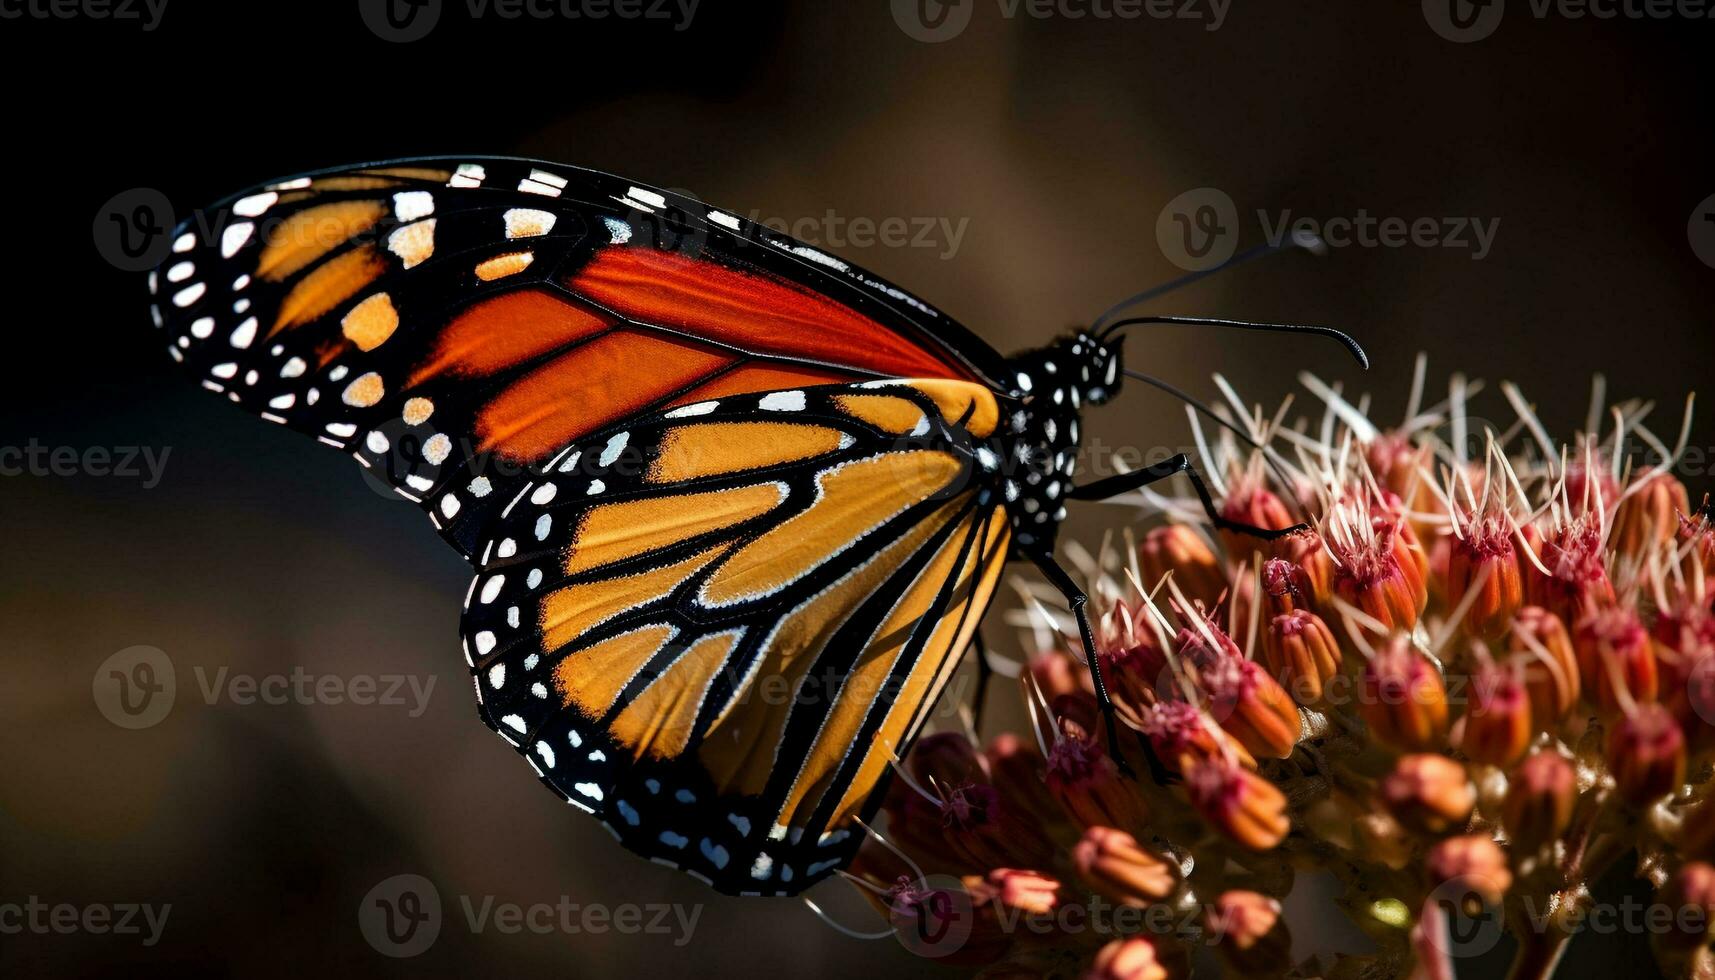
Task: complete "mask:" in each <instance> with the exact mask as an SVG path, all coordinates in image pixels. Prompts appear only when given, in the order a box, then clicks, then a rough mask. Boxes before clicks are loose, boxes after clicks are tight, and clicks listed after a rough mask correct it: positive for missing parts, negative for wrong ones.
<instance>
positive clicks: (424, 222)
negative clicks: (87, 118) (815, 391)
mask: <svg viewBox="0 0 1715 980" xmlns="http://www.w3.org/2000/svg"><path fill="white" fill-rule="evenodd" d="M174 249H175V251H174V254H173V256H172V257H171V259H169V260H168V262H166V263H165V264H163V266H162V267H161V268H160V269H159V270H157V272H156V273H155V274H154V275H152V276H151V279H150V286H151V289H152V290H153V292H154V312H155V317H156V322H157V323H158V324H159V325H160V326H161V327H162V328H163V329H164V330H165V332H166V333H167V335H168V342H169V344H170V350H171V351H172V353H173V355H174V357H175V358H177V359H179V360H180V361H182V362H184V363H186V364H187V365H188V366H189V367H190V369H191V370H192V371H193V372H194V373H195V374H196V375H197V376H198V378H199V379H200V380H201V381H202V383H203V384H204V386H205V387H208V388H210V389H211V390H213V391H216V392H218V393H220V394H222V395H224V396H225V397H227V398H229V399H231V400H232V401H234V402H236V403H238V404H240V405H242V406H243V407H245V408H248V409H250V410H251V411H254V412H256V413H258V414H260V415H262V416H263V417H264V418H266V419H268V420H270V421H274V422H278V423H281V424H284V425H287V426H289V427H291V428H294V429H298V430H300V431H303V432H305V433H307V434H309V435H312V436H314V437H315V438H317V439H319V440H321V441H322V442H324V443H327V444H329V445H332V446H335V447H337V448H340V449H343V450H345V451H348V452H350V453H352V454H353V455H354V456H356V457H357V459H358V460H359V461H360V462H362V463H363V464H364V465H365V466H366V467H367V468H368V469H369V472H370V475H371V476H372V478H373V479H374V480H375V481H376V482H377V483H378V485H381V486H384V487H387V488H390V489H392V490H395V491H397V492H398V493H400V494H402V495H405V496H407V497H409V498H410V499H413V500H416V501H419V502H421V503H422V504H423V505H424V506H425V507H426V508H427V509H429V511H430V513H431V515H432V516H433V517H434V518H435V520H436V523H437V524H438V525H440V526H442V528H443V531H444V532H445V533H446V535H447V537H448V538H449V539H450V540H451V541H452V542H453V543H454V544H455V545H456V546H458V547H459V548H460V549H461V550H463V551H464V552H465V553H466V554H467V555H469V554H470V553H471V548H472V547H473V545H474V541H475V539H476V537H477V536H478V531H479V529H480V528H481V527H482V526H483V525H484V524H485V523H486V522H487V521H488V520H490V519H492V517H493V515H494V513H495V511H496V509H497V506H498V501H497V498H496V497H495V495H496V494H500V493H502V486H501V485H502V484H503V483H507V482H509V481H512V480H515V479H517V478H518V477H519V476H520V475H521V473H522V472H523V470H525V469H526V468H527V467H529V466H530V465H532V464H537V463H540V462H541V461H542V460H544V459H546V458H548V457H549V456H550V455H552V454H553V453H555V452H558V451H559V450H560V449H561V448H563V447H564V446H566V445H569V444H571V443H572V442H574V441H576V440H578V439H580V438H582V437H585V436H588V435H590V434H591V433H593V432H596V431H599V430H601V429H604V428H607V427H610V426H613V425H616V424H618V423H620V422H622V421H623V420H625V419H628V418H631V417H634V416H636V415H639V414H642V413H646V412H649V411H652V410H656V409H661V408H666V407H671V406H673V405H676V404H689V403H693V402H696V401H701V400H706V399H709V398H718V397H721V396H724V395H730V394H737V393H747V392H761V391H769V390H777V389H784V388H791V387H795V386H802V385H813V384H825V383H840V382H850V381H856V380H861V379H864V378H878V377H941V378H958V379H963V380H976V379H979V378H980V377H982V376H984V372H985V371H993V370H995V364H996V363H998V356H997V355H995V354H994V352H993V351H992V350H990V349H988V348H987V347H986V346H985V345H982V344H981V343H980V342H977V341H975V339H974V338H971V337H970V336H969V334H967V333H966V332H965V331H964V330H963V328H960V327H959V326H958V325H957V324H954V323H953V322H952V321H950V320H948V319H946V318H945V317H943V316H941V315H940V314H938V313H936V312H935V311H933V310H932V309H930V308H929V307H927V306H926V305H924V304H922V303H921V302H920V301H918V300H916V299H914V298H913V297H910V296H909V295H907V294H905V293H904V292H902V291H900V290H898V289H897V288H895V287H893V286H891V285H889V284H887V283H885V282H884V281H882V280H880V279H879V278H877V277H874V276H872V275H870V274H869V273H866V272H864V271H863V270H861V269H857V268H855V267H852V266H849V265H846V264H844V263H839V262H837V261H834V260H831V259H829V258H828V257H827V256H825V255H823V254H822V253H820V252H819V251H817V250H815V249H813V248H811V247H809V246H806V245H803V244H802V243H799V242H795V241H792V240H789V239H785V238H783V237H781V236H778V235H775V234H774V233H773V232H769V231H767V230H766V229H763V228H760V227H759V226H755V225H752V224H750V223H749V222H747V221H744V220H742V219H739V218H736V217H733V216H730V215H726V214H724V213H723V212H719V211H717V210H714V209H711V208H707V207H705V206H702V205H700V203H698V202H695V201H694V200H691V199H688V198H683V197H680V196H675V195H669V194H667V193H666V192H662V191H656V190H653V189H648V188H643V187H639V186H637V185H634V184H631V183H629V182H626V181H621V180H618V179H616V178H612V177H608V176H606V175H603V174H598V173H594V172H591V171H585V170H579V169H577V168H571V167H553V166H551V165H546V164H540V165H539V164H534V163H530V162H527V161H517V160H506V159H493V158H487V159H482V160H480V161H475V162H471V161H464V162H460V161H452V160H444V161H416V162H411V163H407V164H393V165H381V166H374V167H366V168H356V169H351V170H343V171H334V172H328V173H323V174H319V175H311V176H308V177H301V178H296V179H292V180H287V181H282V182H278V183H275V184H272V185H267V186H265V187H261V188H257V189H254V190H252V191H250V192H247V193H245V194H242V195H239V196H237V197H235V198H233V199H231V200H229V201H227V202H225V203H223V204H221V205H217V206H215V207H213V208H210V209H207V210H206V211H204V212H201V213H199V214H198V215H197V216H196V217H194V218H193V219H191V220H190V221H188V222H186V223H185V224H184V225H183V226H181V228H180V229H179V231H178V232H177V233H176V237H175V241H174Z"/></svg>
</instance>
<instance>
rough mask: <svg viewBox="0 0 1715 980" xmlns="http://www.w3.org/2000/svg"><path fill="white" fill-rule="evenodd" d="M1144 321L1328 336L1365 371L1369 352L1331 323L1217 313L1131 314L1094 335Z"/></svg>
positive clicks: (1105, 334)
mask: <svg viewBox="0 0 1715 980" xmlns="http://www.w3.org/2000/svg"><path fill="white" fill-rule="evenodd" d="M1145 323H1154V324H1171V325H1178V326H1192V327H1230V328H1232V329H1235V330H1261V331H1265V332H1267V333H1296V334H1313V335H1315V336H1318V337H1328V338H1330V339H1332V340H1335V341H1338V342H1339V343H1340V345H1341V346H1342V347H1344V348H1346V350H1347V351H1348V352H1350V353H1351V355H1352V357H1353V359H1354V360H1356V361H1357V362H1358V364H1359V366H1361V367H1362V368H1363V369H1364V370H1366V371H1368V370H1369V369H1370V355H1368V354H1366V353H1364V348H1363V347H1362V346H1361V345H1360V344H1359V343H1358V342H1357V341H1356V340H1355V339H1353V338H1352V335H1351V334H1348V333H1346V332H1345V331H1343V330H1335V329H1334V328H1333V327H1320V326H1315V325H1312V324H1302V323H1270V322H1268V321H1257V320H1227V319H1223V318H1221V317H1208V316H1134V317H1128V318H1126V319H1124V320H1119V321H1116V322H1114V323H1111V324H1108V326H1107V329H1105V330H1103V331H1102V332H1101V333H1100V334H1098V335H1097V336H1098V337H1099V338H1100V339H1101V340H1104V341H1105V340H1107V339H1108V338H1109V337H1111V336H1113V334H1114V333H1115V331H1118V330H1120V329H1122V328H1125V327H1131V326H1137V325H1140V324H1145Z"/></svg>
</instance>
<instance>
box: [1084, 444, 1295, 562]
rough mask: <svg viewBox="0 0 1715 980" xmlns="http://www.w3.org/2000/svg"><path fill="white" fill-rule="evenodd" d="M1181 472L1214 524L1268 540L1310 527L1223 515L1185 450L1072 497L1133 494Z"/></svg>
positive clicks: (1086, 488)
mask: <svg viewBox="0 0 1715 980" xmlns="http://www.w3.org/2000/svg"><path fill="white" fill-rule="evenodd" d="M1180 473H1183V474H1185V476H1186V478H1188V479H1189V480H1190V481H1191V487H1192V489H1194V490H1196V491H1197V499H1198V500H1200V501H1202V502H1203V513H1205V514H1207V515H1209V521H1210V523H1212V524H1214V525H1215V526H1216V527H1218V528H1222V529H1223V530H1227V531H1232V532H1234V533H1237V534H1248V535H1250V536H1252V537H1255V538H1261V539H1262V540H1264V541H1274V540H1276V539H1279V538H1284V537H1287V536H1288V535H1293V534H1299V533H1301V532H1304V531H1308V530H1310V525H1308V524H1294V525H1293V526H1291V527H1288V528H1280V529H1276V528H1266V527H1257V526H1256V525H1254V524H1246V523H1244V522H1242V521H1233V520H1228V519H1227V518H1225V517H1222V516H1221V512H1220V511H1219V510H1218V509H1216V507H1215V498H1213V497H1211V496H1209V488H1208V487H1207V486H1205V485H1204V483H1203V477H1202V476H1201V475H1200V474H1198V472H1197V468H1196V467H1194V466H1192V465H1191V458H1190V457H1189V456H1186V455H1185V454H1184V453H1180V454H1179V455H1177V456H1174V457H1173V458H1172V459H1168V460H1165V461H1163V462H1160V463H1157V464H1155V465H1154V466H1146V467H1144V468H1143V469H1141V470H1133V471H1132V472H1130V473H1121V474H1119V475H1118V476H1110V477H1106V478H1104V479H1100V480H1097V481H1096V482H1094V483H1088V484H1085V485H1084V486H1081V487H1073V488H1072V492H1071V494H1070V496H1071V498H1072V499H1073V500H1107V499H1109V498H1111V497H1117V496H1119V495H1120V494H1122V493H1130V492H1131V491H1133V490H1138V489H1141V488H1143V487H1147V486H1149V485H1150V484H1151V483H1157V482H1159V481H1161V480H1165V479H1167V478H1168V477H1170V476H1175V475H1177V474H1180Z"/></svg>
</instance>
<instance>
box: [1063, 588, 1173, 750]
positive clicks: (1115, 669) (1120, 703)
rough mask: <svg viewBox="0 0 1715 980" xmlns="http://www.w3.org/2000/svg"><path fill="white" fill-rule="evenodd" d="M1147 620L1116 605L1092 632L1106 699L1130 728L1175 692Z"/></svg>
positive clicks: (1142, 614)
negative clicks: (1146, 709) (1159, 702)
mask: <svg viewBox="0 0 1715 980" xmlns="http://www.w3.org/2000/svg"><path fill="white" fill-rule="evenodd" d="M1146 616H1147V613H1145V612H1144V611H1143V610H1142V609H1141V608H1135V607H1133V606H1130V605H1127V604H1126V603H1124V602H1116V603H1114V607H1113V608H1112V609H1110V610H1108V612H1107V614H1106V615H1104V616H1103V617H1102V618H1101V620H1100V621H1099V622H1097V624H1096V630H1095V632H1096V655H1097V657H1099V658H1100V660H1101V665H1102V680H1103V681H1105V682H1106V683H1107V686H1108V697H1109V698H1111V699H1112V700H1113V703H1114V706H1115V707H1116V708H1118V709H1119V712H1120V717H1122V718H1124V719H1126V721H1128V722H1130V723H1132V724H1136V722H1137V720H1138V719H1139V718H1140V717H1142V714H1143V710H1144V708H1146V707H1147V706H1148V705H1150V704H1153V703H1155V701H1157V700H1158V699H1160V698H1161V697H1164V696H1169V695H1171V694H1172V693H1174V691H1175V690H1176V687H1175V685H1174V682H1173V675H1172V673H1171V672H1170V671H1169V670H1168V668H1167V655H1166V654H1165V653H1163V652H1162V650H1161V643H1160V639H1159V637H1158V636H1157V634H1156V632H1155V629H1154V627H1153V626H1151V625H1150V623H1149V622H1148V620H1147V619H1146V618H1145V617H1146ZM1081 669H1082V668H1080V670H1081ZM1084 673H1086V674H1087V673H1088V671H1084Z"/></svg>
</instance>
